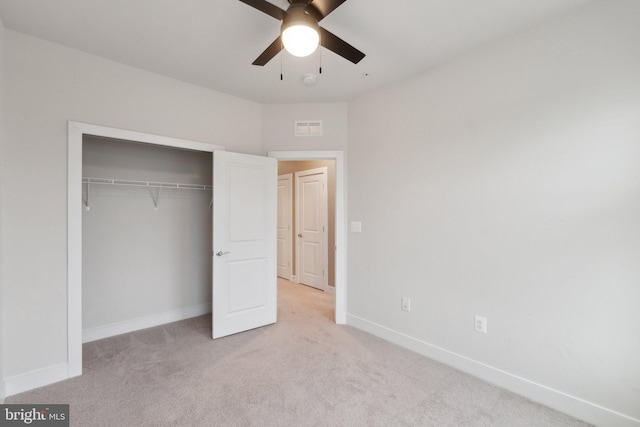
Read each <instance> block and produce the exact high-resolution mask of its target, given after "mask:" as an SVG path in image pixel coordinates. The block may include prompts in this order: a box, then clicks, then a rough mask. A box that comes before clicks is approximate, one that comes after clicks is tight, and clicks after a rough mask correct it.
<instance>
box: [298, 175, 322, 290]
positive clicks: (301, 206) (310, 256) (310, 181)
mask: <svg viewBox="0 0 640 427" xmlns="http://www.w3.org/2000/svg"><path fill="white" fill-rule="evenodd" d="M327 211H328V207H327V168H318V169H310V170H307V171H303V172H296V236H297V237H296V238H297V253H298V255H297V257H296V259H297V260H298V261H297V269H298V281H299V282H300V283H302V284H305V285H308V286H312V287H314V288H318V289H321V290H323V291H326V290H328V270H329V267H328V256H327V254H328V250H327V245H328V242H327V236H328V221H327V215H328V212H327Z"/></svg>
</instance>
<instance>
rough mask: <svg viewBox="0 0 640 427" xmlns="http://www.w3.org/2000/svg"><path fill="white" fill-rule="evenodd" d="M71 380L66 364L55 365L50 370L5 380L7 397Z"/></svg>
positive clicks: (41, 370) (39, 370) (32, 372)
mask: <svg viewBox="0 0 640 427" xmlns="http://www.w3.org/2000/svg"><path fill="white" fill-rule="evenodd" d="M67 378H69V366H68V365H67V364H66V363H60V364H59V365H53V366H50V367H48V368H43V369H36V370H35V371H31V372H27V373H25V374H20V375H16V376H13V377H7V378H5V392H6V396H13V395H14V394H18V393H22V392H23V391H29V390H33V389H34V388H38V387H44V386H46V385H49V384H53V383H57V382H58V381H63V380H66V379H67Z"/></svg>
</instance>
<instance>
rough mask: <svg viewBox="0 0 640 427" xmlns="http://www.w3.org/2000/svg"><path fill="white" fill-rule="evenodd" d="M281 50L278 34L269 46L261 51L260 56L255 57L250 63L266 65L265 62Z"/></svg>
mask: <svg viewBox="0 0 640 427" xmlns="http://www.w3.org/2000/svg"><path fill="white" fill-rule="evenodd" d="M281 50H282V40H280V36H278V38H277V39H275V40H274V41H273V43H271V44H270V45H269V47H268V48H266V49H265V50H264V52H262V53H261V54H260V56H258V57H257V58H256V60H255V61H253V62H252V64H253V65H260V66H263V65H266V64H267V62H269V61H271V59H273V57H274V56H276V55H277V54H278V53H280V51H281Z"/></svg>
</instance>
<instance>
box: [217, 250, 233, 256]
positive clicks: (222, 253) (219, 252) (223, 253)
mask: <svg viewBox="0 0 640 427" xmlns="http://www.w3.org/2000/svg"><path fill="white" fill-rule="evenodd" d="M230 253H231V252H222V251H218V252H216V256H222V255H226V254H230Z"/></svg>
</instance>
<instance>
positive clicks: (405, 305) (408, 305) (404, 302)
mask: <svg viewBox="0 0 640 427" xmlns="http://www.w3.org/2000/svg"><path fill="white" fill-rule="evenodd" d="M402 309H403V310H404V311H411V300H410V299H409V298H407V297H402Z"/></svg>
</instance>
